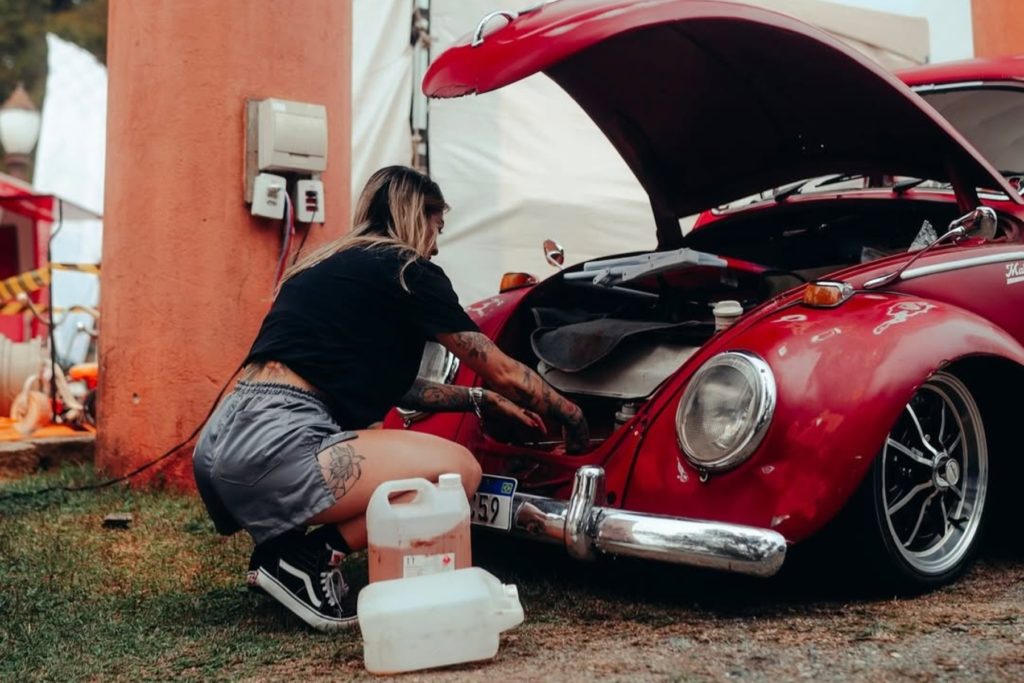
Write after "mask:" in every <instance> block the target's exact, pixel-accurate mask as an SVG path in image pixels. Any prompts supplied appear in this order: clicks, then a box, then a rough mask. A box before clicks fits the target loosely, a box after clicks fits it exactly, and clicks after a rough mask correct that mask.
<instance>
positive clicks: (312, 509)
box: [192, 382, 357, 543]
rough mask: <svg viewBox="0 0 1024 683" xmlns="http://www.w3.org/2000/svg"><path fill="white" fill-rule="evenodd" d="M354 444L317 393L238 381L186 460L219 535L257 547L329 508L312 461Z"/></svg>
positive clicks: (330, 495) (331, 502)
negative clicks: (242, 534) (244, 535)
mask: <svg viewBox="0 0 1024 683" xmlns="http://www.w3.org/2000/svg"><path fill="white" fill-rule="evenodd" d="M356 437H357V434H356V433H355V432H347V431H343V430H342V429H341V427H339V426H338V424H337V423H336V422H335V421H334V420H332V419H331V416H330V414H329V413H328V412H327V406H326V405H324V403H323V402H322V401H321V400H320V399H319V398H318V397H317V396H316V394H313V393H310V392H308V391H303V390H302V389H299V388H297V387H293V386H290V385H287V384H272V383H264V382H259V383H255V382H239V383H238V384H237V385H236V387H235V389H234V391H232V392H231V393H230V394H228V395H227V396H226V397H225V398H224V400H223V401H221V403H220V405H219V406H217V409H216V410H215V411H214V413H213V415H211V416H210V419H209V421H208V422H207V423H206V426H205V427H203V431H202V433H201V434H200V435H199V441H198V443H197V444H196V449H195V452H194V454H193V456H192V468H193V471H194V472H195V477H196V484H197V486H198V488H199V495H200V497H202V499H203V503H204V504H205V505H206V509H207V511H208V512H209V513H210V517H211V518H212V519H213V523H214V526H215V527H216V528H217V531H218V532H220V533H222V534H225V535H226V534H232V533H234V532H236V531H238V530H239V529H243V528H244V529H245V530H246V531H248V532H249V533H250V534H251V535H252V537H253V540H254V541H256V543H262V542H264V541H266V540H269V539H271V538H273V537H275V536H277V535H279V534H282V533H284V532H286V531H288V530H290V529H294V528H295V527H299V526H302V525H303V524H305V523H307V522H308V521H309V519H310V518H311V517H314V516H315V515H317V514H318V513H320V512H323V511H324V510H326V509H327V508H329V507H331V506H332V505H334V503H335V498H334V494H333V493H332V492H331V491H330V489H328V488H327V484H326V482H325V481H324V475H323V473H322V471H321V469H320V464H319V462H318V461H317V454H318V453H320V451H322V450H324V449H325V448H328V447H330V446H333V445H334V444H336V443H339V442H342V441H347V440H349V439H355V438H356Z"/></svg>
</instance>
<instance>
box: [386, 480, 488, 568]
mask: <svg viewBox="0 0 1024 683" xmlns="http://www.w3.org/2000/svg"><path fill="white" fill-rule="evenodd" d="M407 492H412V493H414V494H415V496H414V497H413V498H412V500H410V501H407V502H406V501H403V502H393V501H392V500H391V498H392V497H393V496H397V495H400V494H402V493H407ZM366 535H367V545H368V546H369V547H368V551H369V552H368V553H367V554H368V555H369V569H370V582H371V583H373V582H374V581H385V580H389V579H400V578H408V577H413V576H420V575H423V574H432V573H436V572H450V571H455V570H456V569H463V568H465V567H469V566H471V565H472V564H473V558H472V554H471V548H470V537H469V535H470V531H469V500H468V499H467V498H466V491H465V489H463V488H462V478H461V477H460V476H459V475H458V474H442V475H441V477H440V478H439V479H438V483H437V485H436V486H435V485H434V484H432V483H431V482H429V481H427V480H426V479H420V478H416V479H401V480H398V481H386V482H384V483H383V484H381V485H380V486H378V487H377V490H376V491H374V492H373V495H372V496H371V497H370V504H369V505H368V506H367V508H366Z"/></svg>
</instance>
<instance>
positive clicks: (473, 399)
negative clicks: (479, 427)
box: [469, 387, 484, 421]
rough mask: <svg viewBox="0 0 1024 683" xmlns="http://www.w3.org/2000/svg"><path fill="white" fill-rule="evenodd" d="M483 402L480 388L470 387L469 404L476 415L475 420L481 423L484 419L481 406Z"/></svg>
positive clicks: (482, 393) (482, 391)
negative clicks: (477, 419)
mask: <svg viewBox="0 0 1024 683" xmlns="http://www.w3.org/2000/svg"><path fill="white" fill-rule="evenodd" d="M483 400H484V390H483V389H481V388H480V387H470V389H469V402H470V403H471V404H472V405H473V412H474V413H476V416H477V418H479V419H480V420H481V421H482V420H483V419H484V414H483V410H482V409H481V405H482V404H483Z"/></svg>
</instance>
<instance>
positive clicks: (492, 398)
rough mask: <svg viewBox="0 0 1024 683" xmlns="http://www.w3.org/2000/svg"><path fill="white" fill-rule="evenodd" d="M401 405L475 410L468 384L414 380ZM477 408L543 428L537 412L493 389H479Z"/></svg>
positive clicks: (413, 407)
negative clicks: (478, 405) (522, 406)
mask: <svg viewBox="0 0 1024 683" xmlns="http://www.w3.org/2000/svg"><path fill="white" fill-rule="evenodd" d="M398 405H399V406H401V407H402V408H409V409H412V410H427V411H430V412H435V413H439V412H445V411H451V412H469V411H473V410H476V408H477V406H475V405H474V404H473V399H472V397H471V395H470V389H469V388H468V387H459V386H450V385H448V384H437V383H436V382H428V381H426V380H423V379H417V380H416V381H415V382H413V384H412V388H410V389H409V391H407V392H406V393H405V396H403V397H402V400H401V401H399V402H398ZM480 410H481V412H483V413H487V414H489V415H504V416H506V417H511V418H513V419H515V420H518V421H519V422H522V423H523V424H525V425H527V426H529V427H534V428H536V429H540V430H543V429H544V420H542V419H541V417H540V416H539V415H537V414H536V413H534V412H532V411H529V410H524V409H522V408H520V407H519V406H517V405H516V404H515V403H512V402H511V401H509V400H508V399H506V398H504V397H503V396H499V395H498V394H496V393H494V392H493V391H487V390H486V389H485V390H482V396H481V397H480Z"/></svg>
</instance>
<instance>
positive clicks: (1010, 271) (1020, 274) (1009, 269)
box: [1006, 261, 1024, 285]
mask: <svg viewBox="0 0 1024 683" xmlns="http://www.w3.org/2000/svg"><path fill="white" fill-rule="evenodd" d="M1017 282H1024V261H1014V262H1013V263H1007V264H1006V284H1008V285H1012V284H1015V283H1017Z"/></svg>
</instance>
